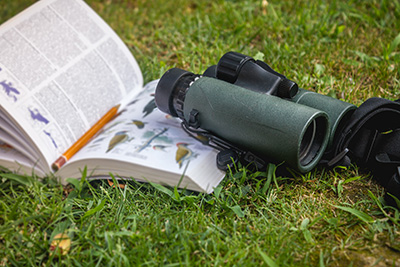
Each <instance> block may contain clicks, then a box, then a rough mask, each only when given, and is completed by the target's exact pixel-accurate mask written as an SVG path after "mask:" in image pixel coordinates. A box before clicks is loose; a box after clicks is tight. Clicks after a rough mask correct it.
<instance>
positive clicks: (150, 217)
mask: <svg viewBox="0 0 400 267" xmlns="http://www.w3.org/2000/svg"><path fill="white" fill-rule="evenodd" d="M3 2H4V1H3ZM6 2H7V3H6V4H5V3H2V4H1V5H0V22H1V23H2V22H4V21H5V20H7V19H9V18H11V17H12V16H13V15H15V14H17V13H18V12H20V11H22V10H23V9H24V8H26V7H28V6H29V5H30V4H31V3H33V2H35V1H32V0H13V1H6ZM87 3H88V4H89V5H90V6H91V7H92V8H93V9H94V10H95V11H96V12H98V14H99V15H100V16H101V17H102V18H103V19H104V20H105V21H106V22H107V23H109V24H110V26H111V27H112V28H113V29H114V30H115V31H116V32H117V34H118V35H119V36H120V37H121V38H122V40H123V41H124V42H125V43H126V45H127V46H128V47H129V49H130V50H131V52H132V53H133V54H134V56H135V58H136V59H137V61H138V63H139V65H140V67H141V69H142V71H143V75H144V79H145V81H151V80H153V79H157V78H160V77H161V75H162V74H163V73H164V72H165V71H166V70H167V69H169V68H171V67H179V68H183V69H186V70H189V71H191V72H194V73H202V72H203V71H204V70H205V69H206V68H207V67H208V66H210V65H212V64H216V63H217V61H218V59H219V58H220V57H221V56H222V55H223V54H224V53H225V52H227V51H231V50H233V51H237V52H241V53H243V54H248V55H250V56H257V57H258V58H263V60H264V61H266V62H267V63H268V64H270V65H271V66H272V67H273V68H274V69H276V70H277V71H279V72H281V73H283V74H285V75H286V76H287V77H288V78H290V79H291V80H293V81H296V82H297V83H298V84H299V86H300V87H302V88H305V89H309V90H313V91H315V92H318V93H321V94H328V95H330V96H333V97H336V98H338V99H341V100H344V101H347V102H350V103H353V104H355V105H360V104H361V103H363V102H364V101H365V100H366V99H368V98H370V97H373V96H376V97H384V98H388V99H391V100H394V99H397V98H400V81H399V80H400V72H399V67H400V64H399V62H400V37H399V36H400V35H399V34H400V2H398V1H386V0H382V1H379V0H368V1H361V0H358V1H356V0H343V1H323V0H310V1H305V0H297V1H296V0H292V1H278V0H271V1H266V0H263V1H234V0H231V1H219V0H216V1H194V0H192V1H183V0H182V1H166V0H154V1H149V0H148V1H146V0H135V1H134V0H116V1H111V0H102V1H100V0H97V1H96V0H88V1H87ZM396 37H397V38H396ZM0 60H1V59H0ZM205 167H206V166H205ZM0 176H1V185H0V265H1V266H8V265H17V266H25V265H34V266H36V265H43V266H48V265H77V266H80V265H82V266H87V265H97V266H104V265H105V266H120V265H121V266H129V265H150V266H154V265H163V266H164V265H165V266H181V265H188V266H190V265H206V266H221V265H229V266H231V265H236V266H244V265H245V266H259V265H267V266H400V213H399V210H396V209H394V208H392V207H388V206H385V205H384V202H383V201H382V199H383V196H384V190H383V188H382V187H380V186H379V185H378V184H377V183H376V182H375V181H374V179H373V177H372V176H371V175H370V174H369V173H367V172H365V171H362V170H361V169H359V168H358V167H357V166H355V165H352V166H350V167H348V168H346V169H344V168H335V169H324V168H318V169H316V170H314V171H312V172H310V173H307V174H304V175H294V176H291V177H285V176H280V175H277V173H276V172H275V168H274V165H270V166H269V168H268V170H267V171H266V172H256V173H252V172H250V171H248V170H247V169H246V168H244V167H242V166H238V167H237V169H236V170H233V171H231V172H228V173H227V175H226V177H225V178H224V180H223V182H222V183H221V185H220V186H218V187H217V188H216V189H215V191H214V193H213V194H210V195H206V194H195V193H191V192H188V191H184V190H178V189H176V188H167V187H161V186H155V185H149V184H139V183H135V182H131V183H128V184H127V185H126V186H125V187H124V188H120V187H113V186H110V185H109V184H108V183H107V182H103V181H97V182H88V181H87V180H86V179H85V178H86V177H85V174H83V176H82V178H83V179H81V180H80V181H79V182H76V183H74V184H73V185H72V184H70V185H68V186H64V187H63V186H62V185H60V184H59V183H57V182H56V178H55V177H47V178H45V179H43V180H39V179H38V177H21V176H16V175H12V174H10V173H7V172H1V173H0ZM60 233H64V234H65V235H66V236H67V239H66V241H71V245H70V248H69V249H64V250H63V251H61V250H57V249H56V250H54V246H52V240H53V239H54V237H55V236H56V235H57V234H60ZM53 245H54V244H53Z"/></svg>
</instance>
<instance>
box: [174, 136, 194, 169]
mask: <svg viewBox="0 0 400 267" xmlns="http://www.w3.org/2000/svg"><path fill="white" fill-rule="evenodd" d="M176 146H177V147H178V149H177V150H176V154H175V160H176V163H178V164H179V169H180V168H181V167H182V165H183V162H184V161H186V160H188V159H190V157H191V156H192V155H193V152H192V150H190V148H188V146H189V144H188V143H184V142H181V143H177V144H176Z"/></svg>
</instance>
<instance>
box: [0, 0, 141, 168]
mask: <svg viewBox="0 0 400 267" xmlns="http://www.w3.org/2000/svg"><path fill="white" fill-rule="evenodd" d="M0 59H1V60H0V101H1V102H0V103H1V111H2V112H3V113H4V114H6V115H7V116H9V117H10V120H11V121H13V123H15V124H17V125H19V128H20V129H21V132H23V133H24V135H25V136H26V138H27V139H31V141H32V142H33V143H34V144H35V149H36V150H37V151H38V153H40V154H42V155H43V156H42V157H41V161H45V163H43V162H42V164H47V166H48V168H49V170H50V165H51V163H52V162H53V161H54V160H55V159H57V158H58V157H59V156H60V155H61V154H62V153H63V152H65V150H67V149H68V148H69V147H70V146H71V145H72V144H73V143H74V142H75V141H76V140H77V139H78V138H79V137H80V136H82V135H83V134H84V133H85V132H86V131H87V130H88V129H89V128H90V127H91V126H92V125H93V124H95V122H96V121H97V120H98V119H99V118H101V117H102V116H103V115H104V114H105V113H106V112H107V111H108V110H109V109H110V108H111V107H112V106H114V105H116V104H118V103H119V102H121V101H122V99H123V98H124V97H126V96H127V95H134V94H135V93H136V92H138V90H140V89H141V88H142V83H143V78H142V74H141V72H140V69H139V67H138V65H137V63H136V61H135V59H134V57H133V56H132V55H131V53H130V52H129V50H128V48H127V47H126V46H125V45H124V44H123V42H122V41H121V40H120V39H119V38H118V36H117V35H116V34H115V33H114V31H113V30H112V29H111V28H110V27H109V26H107V24H106V23H105V22H104V21H103V20H102V19H101V18H100V17H99V16H98V15H97V14H96V13H95V12H94V11H93V10H92V9H91V8H90V7H89V6H88V5H87V4H86V3H85V2H83V1H82V0H42V1H39V2H37V3H36V4H34V5H33V6H31V7H30V8H29V9H27V10H25V11H24V12H22V13H20V14H19V15H18V16H16V17H14V18H13V19H11V20H10V21H8V22H6V23H5V24H3V25H1V27H0Z"/></svg>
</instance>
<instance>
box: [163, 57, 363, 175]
mask: <svg viewBox="0 0 400 267" xmlns="http://www.w3.org/2000/svg"><path fill="white" fill-rule="evenodd" d="M310 99H311V100H312V101H309V100H310ZM330 101H334V102H335V103H330ZM337 101H339V102H342V101H340V100H337V99H333V98H330V97H326V96H322V95H319V94H317V93H313V92H309V91H306V90H304V89H299V88H298V85H297V84H296V83H295V82H293V81H291V80H289V79H287V78H286V77H285V76H284V75H282V74H280V73H278V72H276V71H274V70H273V69H272V68H271V67H269V66H268V65H267V64H266V63H264V62H262V61H258V60H257V61H256V60H254V59H253V58H251V57H249V56H245V55H242V54H239V53H235V52H228V53H227V54H225V55H224V56H223V57H221V59H220V60H219V62H218V64H217V65H216V66H211V67H209V68H208V69H207V70H206V71H205V72H204V74H203V75H197V74H194V73H191V72H188V71H185V70H182V69H178V68H173V69H170V70H168V71H167V72H166V73H165V74H164V75H163V76H162V77H161V79H160V81H159V83H158V85H157V88H156V93H155V102H156V105H157V107H158V108H159V109H160V110H161V111H163V112H165V113H168V114H170V115H172V116H174V117H179V118H180V119H181V120H182V122H183V124H184V125H186V126H187V127H189V128H192V129H197V128H200V129H202V130H204V131H206V132H207V133H209V134H210V135H212V136H215V137H217V138H219V139H222V140H224V141H225V142H226V143H229V144H232V146H233V147H238V148H239V149H241V150H242V151H250V152H252V153H254V155H256V156H257V157H260V158H261V159H263V160H266V161H270V162H276V163H279V162H282V161H285V162H286V163H287V164H289V165H290V166H291V167H292V168H294V169H296V170H298V171H300V172H307V171H310V170H311V169H312V168H314V167H315V166H316V165H317V163H318V162H319V160H320V159H321V157H322V155H323V153H324V152H325V149H326V147H327V146H328V143H331V142H332V141H331V140H330V137H331V136H333V135H334V132H335V130H336V129H337V127H339V126H338V125H339V124H340V123H339V122H340V120H341V119H342V118H343V117H344V116H346V114H347V113H349V111H351V110H352V109H353V107H352V105H350V104H348V103H345V102H342V103H345V104H342V105H339V106H340V107H339V108H333V107H337V103H336V102H337ZM314 102H316V103H314ZM316 107H317V108H316ZM326 107H328V111H326V110H324V109H325V108H326ZM354 108H355V107H354ZM329 113H331V114H329ZM328 114H329V115H328ZM332 119H333V121H332ZM338 121H339V122H338ZM332 138H333V137H332Z"/></svg>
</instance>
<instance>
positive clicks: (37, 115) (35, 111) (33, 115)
mask: <svg viewBox="0 0 400 267" xmlns="http://www.w3.org/2000/svg"><path fill="white" fill-rule="evenodd" d="M28 110H29V113H30V114H31V118H32V120H37V121H40V122H43V123H44V124H48V123H49V120H48V119H46V118H45V117H44V116H43V115H42V114H40V112H39V110H38V109H37V108H34V109H33V110H31V109H30V108H28Z"/></svg>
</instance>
